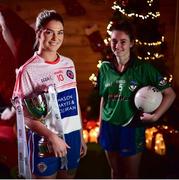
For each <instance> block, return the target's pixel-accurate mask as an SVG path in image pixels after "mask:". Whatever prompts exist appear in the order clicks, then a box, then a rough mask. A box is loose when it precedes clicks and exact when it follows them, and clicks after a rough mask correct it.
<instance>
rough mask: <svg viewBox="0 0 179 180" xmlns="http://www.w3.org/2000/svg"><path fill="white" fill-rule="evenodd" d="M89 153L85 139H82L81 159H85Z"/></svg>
mask: <svg viewBox="0 0 179 180" xmlns="http://www.w3.org/2000/svg"><path fill="white" fill-rule="evenodd" d="M86 153H87V145H86V143H85V141H84V139H83V137H82V138H81V149H80V157H81V158H82V157H84V156H85V155H86Z"/></svg>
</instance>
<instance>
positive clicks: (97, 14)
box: [2, 0, 179, 109]
mask: <svg viewBox="0 0 179 180" xmlns="http://www.w3.org/2000/svg"><path fill="white" fill-rule="evenodd" d="M78 1H79V2H80V3H81V5H82V6H83V7H84V8H85V10H86V14H85V15H83V16H76V17H71V16H69V15H68V14H67V13H66V9H65V8H64V6H63V4H62V1H61V0H52V1H49V0H36V1H35V0H33V1H32V0H16V1H14V0H9V1H6V0H2V2H3V3H5V4H8V6H9V7H11V8H12V9H13V10H15V11H16V12H17V13H18V14H19V15H20V16H21V17H22V18H23V19H24V20H25V21H26V22H28V23H29V24H31V25H32V26H33V24H34V21H35V17H36V15H37V14H38V12H39V11H40V10H42V9H56V10H57V11H59V12H60V13H61V14H62V16H63V17H64V21H65V40H64V44H63V46H62V48H61V49H60V51H59V52H60V53H62V54H63V55H65V56H69V57H71V58H72V59H73V60H74V62H75V65H76V71H77V81H78V89H79V96H80V104H81V107H82V109H85V108H86V103H87V98H88V96H89V94H90V92H91V90H92V88H93V86H92V84H91V82H90V81H89V76H90V75H91V74H92V73H96V72H97V67H96V65H97V62H98V60H99V59H100V53H99V52H94V51H93V50H92V48H91V47H90V44H89V41H88V39H87V37H86V34H85V28H86V27H87V26H91V25H94V24H97V26H98V28H99V31H100V33H101V35H102V37H105V35H106V26H107V24H108V22H109V19H110V18H111V17H112V12H113V10H112V9H111V5H112V3H113V0H78ZM176 2H177V0H170V1H168V0H160V13H161V18H160V21H161V24H162V28H163V29H162V30H163V32H164V36H165V40H166V42H167V47H168V50H167V51H168V52H167V65H168V67H169V69H170V71H172V72H173V73H174V74H173V75H174V78H175V77H177V81H178V80H179V75H178V73H177V71H178V70H177V68H178V66H179V63H178V62H177V59H178V58H179V54H178V53H179V52H177V49H179V47H178V46H179V40H178V41H177V44H176V47H175V52H176V53H175V54H174V40H175V39H176V37H175V25H176V20H175V18H176V4H177V3H176ZM74 10H75V9H74ZM178 31H179V30H178ZM178 33H179V32H178ZM178 39H179V36H178ZM178 82H179V81H178ZM176 84H177V83H176Z"/></svg>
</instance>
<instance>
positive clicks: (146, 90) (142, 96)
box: [134, 86, 163, 113]
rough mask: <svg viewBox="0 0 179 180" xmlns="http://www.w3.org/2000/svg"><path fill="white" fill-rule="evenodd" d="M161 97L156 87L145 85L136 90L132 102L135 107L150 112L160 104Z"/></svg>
mask: <svg viewBox="0 0 179 180" xmlns="http://www.w3.org/2000/svg"><path fill="white" fill-rule="evenodd" d="M162 98H163V95H162V93H161V92H160V91H159V90H158V89H157V88H156V87H153V86H145V87H142V88H141V89H139V90H138V91H137V93H136V95H135V97H134V103H135V105H136V107H137V109H139V110H141V111H143V112H146V113H151V112H153V111H155V110H156V109H157V108H158V107H159V106H160V104H161V102H162Z"/></svg>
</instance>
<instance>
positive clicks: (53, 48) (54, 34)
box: [38, 20, 64, 52]
mask: <svg viewBox="0 0 179 180" xmlns="http://www.w3.org/2000/svg"><path fill="white" fill-rule="evenodd" d="M63 39H64V28H63V24H62V23H61V22H60V21H57V20H51V21H49V22H48V23H47V24H46V25H45V26H44V27H43V28H42V29H41V30H40V31H39V34H38V40H39V50H40V51H50V52H57V50H58V49H59V48H60V46H61V45H62V42H63Z"/></svg>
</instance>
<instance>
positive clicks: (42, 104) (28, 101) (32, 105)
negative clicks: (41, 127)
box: [24, 93, 50, 120]
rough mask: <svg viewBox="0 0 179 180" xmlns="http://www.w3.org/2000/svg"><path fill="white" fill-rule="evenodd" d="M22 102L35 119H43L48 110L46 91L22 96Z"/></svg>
mask: <svg viewBox="0 0 179 180" xmlns="http://www.w3.org/2000/svg"><path fill="white" fill-rule="evenodd" d="M24 104H25V108H26V109H27V112H28V113H29V115H30V116H31V117H32V118H33V119H35V120H39V119H44V118H45V117H46V116H47V114H48V113H49V111H50V109H49V105H48V98H47V94H46V93H41V94H34V95H32V96H31V97H28V98H24Z"/></svg>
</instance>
